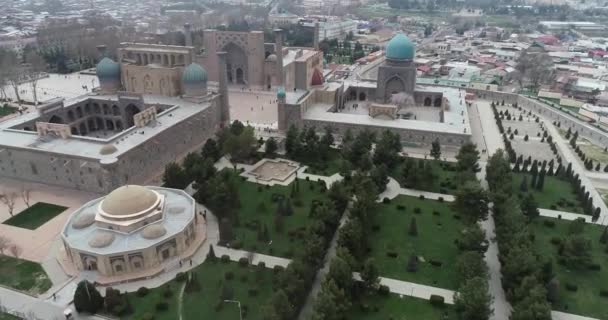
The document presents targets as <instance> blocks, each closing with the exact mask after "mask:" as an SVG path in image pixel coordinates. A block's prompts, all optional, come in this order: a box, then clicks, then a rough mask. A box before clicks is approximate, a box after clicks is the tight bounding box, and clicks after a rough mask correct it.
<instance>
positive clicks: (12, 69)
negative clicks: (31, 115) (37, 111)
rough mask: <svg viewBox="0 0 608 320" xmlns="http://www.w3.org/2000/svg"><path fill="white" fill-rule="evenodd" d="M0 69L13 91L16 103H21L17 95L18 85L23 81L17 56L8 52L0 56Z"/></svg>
mask: <svg viewBox="0 0 608 320" xmlns="http://www.w3.org/2000/svg"><path fill="white" fill-rule="evenodd" d="M0 69H1V70H3V78H4V81H5V82H6V83H8V84H9V85H10V86H11V87H12V88H13V90H15V98H16V99H17V103H21V96H20V95H19V84H20V83H21V81H23V73H22V67H21V63H19V58H18V57H17V54H16V53H14V52H12V51H8V52H6V53H5V54H3V55H2V61H0Z"/></svg>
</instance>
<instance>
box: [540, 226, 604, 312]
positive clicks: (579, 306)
mask: <svg viewBox="0 0 608 320" xmlns="http://www.w3.org/2000/svg"><path fill="white" fill-rule="evenodd" d="M545 220H551V221H554V222H555V224H556V225H555V227H554V228H549V227H547V226H545V225H544V224H543V221H545ZM569 223H570V222H569V221H563V220H558V219H552V218H539V219H537V220H536V221H535V222H534V223H533V224H532V226H531V228H532V231H533V232H534V235H535V241H534V244H535V246H536V248H537V250H536V252H539V253H540V254H542V255H544V256H548V257H551V258H552V259H553V270H554V272H555V274H556V276H557V279H558V280H559V282H560V288H559V301H558V303H556V304H555V305H554V309H556V310H559V311H564V312H568V313H574V314H579V315H584V316H588V317H594V318H599V319H608V308H606V303H608V298H605V297H601V296H600V295H599V292H600V290H608V246H607V245H605V244H601V243H600V242H599V238H600V235H601V233H602V227H601V226H597V225H592V224H587V225H586V226H585V230H584V234H585V235H586V236H587V237H588V238H589V240H591V241H592V255H593V262H594V263H597V264H599V265H600V266H601V271H592V270H587V269H585V268H583V269H580V270H569V269H568V268H567V267H566V266H563V265H560V264H558V263H557V258H558V254H557V246H555V245H553V244H551V242H550V241H551V238H553V237H557V238H560V237H564V236H565V235H567V233H568V231H567V230H568V224H569ZM566 283H570V284H575V285H577V286H578V290H577V291H576V292H571V291H568V290H566V289H565V286H566ZM566 306H567V309H566Z"/></svg>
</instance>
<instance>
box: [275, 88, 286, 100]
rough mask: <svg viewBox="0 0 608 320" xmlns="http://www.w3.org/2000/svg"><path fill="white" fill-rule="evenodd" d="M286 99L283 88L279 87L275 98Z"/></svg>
mask: <svg viewBox="0 0 608 320" xmlns="http://www.w3.org/2000/svg"><path fill="white" fill-rule="evenodd" d="M285 97H286V93H285V88H283V87H279V89H278V90H277V98H279V99H284V98H285Z"/></svg>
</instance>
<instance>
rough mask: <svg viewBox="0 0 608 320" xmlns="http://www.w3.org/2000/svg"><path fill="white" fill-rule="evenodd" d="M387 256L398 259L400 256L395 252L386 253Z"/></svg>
mask: <svg viewBox="0 0 608 320" xmlns="http://www.w3.org/2000/svg"><path fill="white" fill-rule="evenodd" d="M386 256H387V257H389V258H397V257H398V256H399V254H398V253H397V252H395V251H389V252H387V253H386Z"/></svg>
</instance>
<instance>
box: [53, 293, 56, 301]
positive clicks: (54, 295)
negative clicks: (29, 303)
mask: <svg viewBox="0 0 608 320" xmlns="http://www.w3.org/2000/svg"><path fill="white" fill-rule="evenodd" d="M55 300H57V294H56V293H53V301H55Z"/></svg>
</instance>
